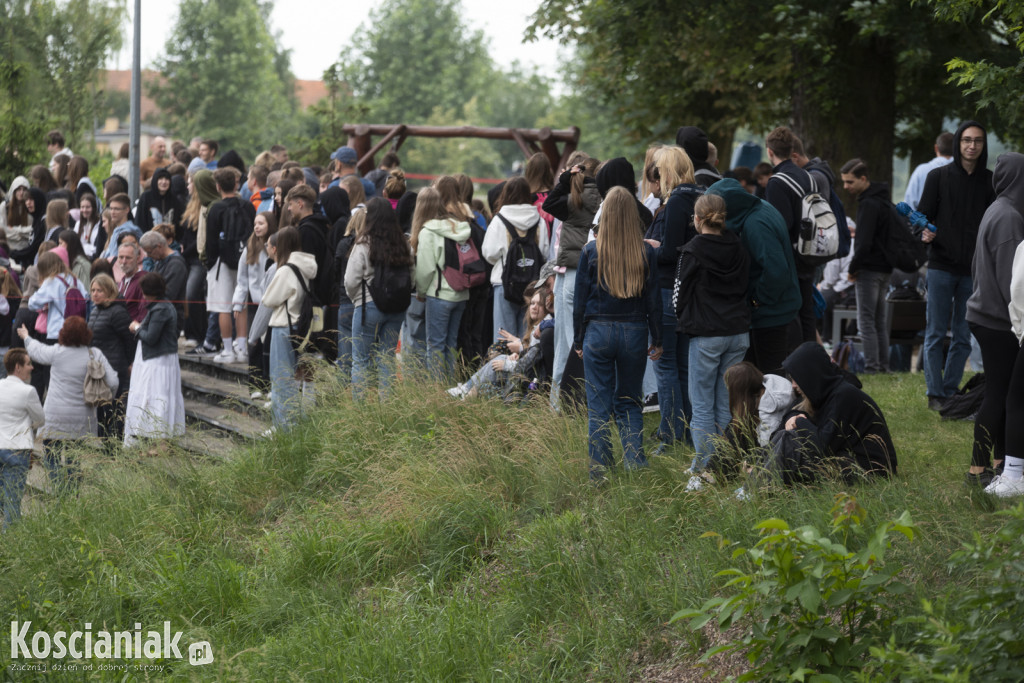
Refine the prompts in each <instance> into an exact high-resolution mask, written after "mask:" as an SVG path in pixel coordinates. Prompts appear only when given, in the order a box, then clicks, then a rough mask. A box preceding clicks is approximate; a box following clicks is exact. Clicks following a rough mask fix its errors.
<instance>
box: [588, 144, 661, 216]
mask: <svg viewBox="0 0 1024 683" xmlns="http://www.w3.org/2000/svg"><path fill="white" fill-rule="evenodd" d="M613 187H624V188H626V189H627V190H629V193H630V194H631V195H633V201H635V202H636V210H637V213H639V214H640V220H642V221H643V222H644V229H645V230H646V229H647V228H649V227H650V225H651V221H652V220H654V216H652V215H651V210H650V209H648V208H647V207H646V206H644V205H643V204H641V203H640V200H639V199H637V198H636V174H635V173H634V172H633V164H631V163H629V160H628V159H626V157H616V158H614V159H609V160H608V161H606V162H605V163H604V165H602V166H601V168H600V169H598V171H597V191H598V192H599V193H601V199H604V198H605V197H607V196H608V192H609V191H610V190H611V189H612V188H613Z"/></svg>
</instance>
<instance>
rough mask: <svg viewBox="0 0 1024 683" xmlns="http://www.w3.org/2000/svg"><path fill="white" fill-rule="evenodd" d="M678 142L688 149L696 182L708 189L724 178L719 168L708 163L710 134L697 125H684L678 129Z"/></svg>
mask: <svg viewBox="0 0 1024 683" xmlns="http://www.w3.org/2000/svg"><path fill="white" fill-rule="evenodd" d="M676 144H677V145H679V146H680V147H682V148H683V149H684V150H685V151H686V155H687V156H689V157H690V161H691V162H692V163H693V177H694V183H696V184H697V185H700V186H701V187H703V188H705V189H707V188H709V187H711V186H712V185H714V184H715V183H716V182H718V181H719V180H721V179H722V174H721V173H719V172H718V169H717V168H715V167H714V166H712V165H711V164H709V163H708V135H707V133H705V132H704V131H702V130H701V129H700V128H698V127H697V126H683V127H682V128H680V129H679V130H677V131H676Z"/></svg>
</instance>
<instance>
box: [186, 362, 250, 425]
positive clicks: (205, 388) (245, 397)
mask: <svg viewBox="0 0 1024 683" xmlns="http://www.w3.org/2000/svg"><path fill="white" fill-rule="evenodd" d="M181 391H182V394H184V396H185V398H190V399H195V400H196V401H198V402H201V403H208V404H210V405H219V406H222V407H224V408H230V409H232V410H235V411H237V412H240V413H244V414H246V415H249V416H250V417H253V418H256V419H263V418H267V417H268V416H269V411H268V410H267V408H266V407H265V405H266V403H267V400H266V399H265V398H260V399H256V400H253V399H252V398H250V392H249V388H248V387H247V386H246V385H245V384H243V383H240V382H238V381H236V380H231V379H222V378H220V377H215V376H213V375H207V374H204V373H200V372H196V371H195V370H182V371H181Z"/></svg>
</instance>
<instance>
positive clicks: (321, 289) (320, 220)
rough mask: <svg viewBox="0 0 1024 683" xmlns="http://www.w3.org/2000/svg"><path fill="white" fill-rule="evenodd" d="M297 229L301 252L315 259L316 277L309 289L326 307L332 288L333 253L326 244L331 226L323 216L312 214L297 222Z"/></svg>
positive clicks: (329, 300) (329, 301)
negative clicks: (300, 241)
mask: <svg viewBox="0 0 1024 683" xmlns="http://www.w3.org/2000/svg"><path fill="white" fill-rule="evenodd" d="M297 227H298V230H299V236H300V237H301V238H302V251H304V252H306V253H307V254H312V255H313V257H314V258H315V259H316V277H314V278H313V284H312V287H311V289H312V290H313V292H314V293H315V294H316V296H317V298H318V299H320V304H321V305H327V304H328V303H331V290H332V289H333V288H334V252H333V251H331V249H330V247H329V245H328V243H327V242H328V238H329V235H330V230H331V226H330V225H328V224H327V218H326V217H325V216H323V215H322V214H319V213H316V212H313V213H311V214H310V215H308V216H306V217H305V218H303V219H302V220H301V221H299V224H298V226H297Z"/></svg>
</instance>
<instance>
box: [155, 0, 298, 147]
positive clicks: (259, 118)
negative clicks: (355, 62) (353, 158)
mask: <svg viewBox="0 0 1024 683" xmlns="http://www.w3.org/2000/svg"><path fill="white" fill-rule="evenodd" d="M270 5H271V3H269V2H259V1H257V0H182V2H181V4H180V6H179V15H178V20H177V22H176V24H175V28H174V30H173V31H172V34H171V35H172V37H171V38H170V39H169V40H168V41H167V45H166V54H165V55H164V56H163V57H161V58H160V59H158V60H157V68H158V69H159V70H160V73H161V75H162V79H160V80H159V81H158V82H156V83H154V84H152V86H150V92H151V94H152V95H153V98H154V99H155V100H156V102H157V105H158V106H159V108H160V111H161V116H160V122H161V123H163V124H164V125H165V126H166V127H167V128H169V129H170V130H171V131H172V132H173V133H174V134H177V135H182V136H192V135H202V136H204V137H210V138H214V139H216V140H217V141H218V142H220V144H221V149H229V148H234V149H236V150H238V151H239V152H240V153H241V154H242V155H243V157H245V158H247V159H251V158H252V156H253V155H254V154H255V153H256V152H258V151H259V150H260V149H263V148H265V147H267V146H269V145H271V144H273V143H275V142H278V141H280V140H282V139H284V138H285V137H286V136H287V135H288V134H289V132H290V129H291V126H292V123H293V122H292V117H293V114H294V112H295V108H296V106H295V98H294V94H293V83H292V79H291V74H290V73H289V71H288V63H289V56H288V52H287V51H285V50H282V49H281V47H280V46H279V45H278V43H277V40H276V38H275V36H274V35H273V34H272V33H271V31H270V30H269V28H268V26H267V22H266V19H265V17H266V16H268V15H269V13H270Z"/></svg>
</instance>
